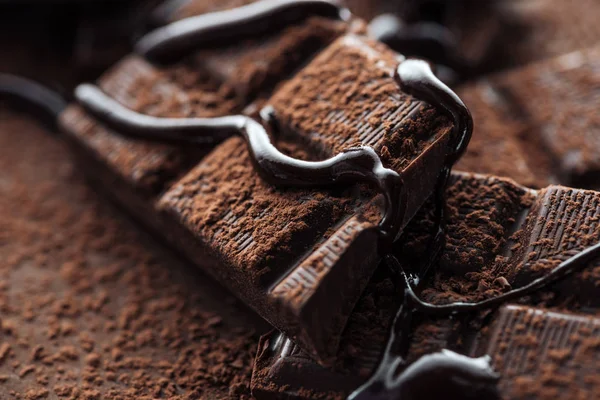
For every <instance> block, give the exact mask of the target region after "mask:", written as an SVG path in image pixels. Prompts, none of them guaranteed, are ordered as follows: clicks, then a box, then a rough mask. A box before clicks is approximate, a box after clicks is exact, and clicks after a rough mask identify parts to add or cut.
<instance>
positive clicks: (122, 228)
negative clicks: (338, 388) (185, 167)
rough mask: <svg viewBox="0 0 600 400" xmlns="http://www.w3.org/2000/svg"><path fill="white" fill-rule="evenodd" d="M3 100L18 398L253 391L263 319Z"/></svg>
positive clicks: (3, 363) (8, 306) (11, 358)
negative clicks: (87, 177) (115, 205)
mask: <svg viewBox="0 0 600 400" xmlns="http://www.w3.org/2000/svg"><path fill="white" fill-rule="evenodd" d="M27 120H28V118H24V117H23V116H22V115H18V114H15V113H13V112H11V111H7V110H5V109H2V110H0V152H1V154H0V168H2V170H3V171H4V174H3V175H2V179H0V192H1V193H2V194H1V195H0V213H1V214H2V217H1V218H0V255H1V258H2V260H4V261H3V262H2V263H0V309H1V310H2V318H1V333H0V337H2V345H1V346H0V385H1V387H2V392H3V393H4V395H5V396H7V398H22V399H45V398H52V397H54V396H58V397H61V398H72V399H75V398H85V399H99V398H111V399H140V398H157V397H163V398H174V399H187V398H199V397H208V398H249V388H248V384H249V377H250V372H251V368H252V360H253V356H254V351H255V348H256V343H257V334H256V333H254V332H255V331H254V329H253V328H252V327H253V326H256V327H257V329H259V331H260V330H261V329H263V328H262V325H261V324H260V323H258V322H255V321H256V318H255V317H254V316H253V315H252V314H249V313H247V312H246V311H245V309H244V308H243V307H240V306H239V305H238V303H236V302H235V300H233V299H232V298H231V297H230V295H228V294H225V293H224V292H223V291H222V290H221V289H219V288H218V287H217V286H215V284H214V283H213V282H212V281H211V280H210V279H208V278H206V277H205V276H202V275H200V274H199V273H198V272H197V270H195V269H194V268H191V267H188V266H187V265H185V264H183V263H182V262H181V261H178V260H177V259H175V258H173V256H172V255H170V254H169V253H167V252H166V251H164V250H161V247H160V246H157V244H156V243H154V242H153V241H152V240H150V239H149V238H148V237H147V236H146V235H144V234H143V233H141V232H139V230H137V229H136V228H134V227H132V226H131V225H130V223H129V222H128V221H127V220H126V219H123V215H122V214H121V213H119V212H116V211H115V210H113V209H112V207H110V206H108V205H107V204H105V201H104V200H103V199H102V198H99V197H98V196H97V195H96V194H95V193H94V192H92V191H91V190H90V189H89V188H88V187H87V185H86V184H85V183H84V182H83V180H82V179H81V177H80V175H79V174H78V173H77V172H76V169H75V168H74V167H73V165H72V164H71V163H70V161H69V153H68V151H67V149H65V147H64V145H63V144H62V143H60V142H59V141H57V140H56V138H54V137H52V136H51V135H48V133H47V132H45V131H43V130H42V129H40V128H39V127H37V126H36V125H35V124H32V123H31V122H27Z"/></svg>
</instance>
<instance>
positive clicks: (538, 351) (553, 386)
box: [484, 305, 600, 399]
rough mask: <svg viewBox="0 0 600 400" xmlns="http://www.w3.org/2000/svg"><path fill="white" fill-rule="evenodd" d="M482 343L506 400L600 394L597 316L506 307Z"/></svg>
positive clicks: (587, 396) (586, 396)
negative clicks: (500, 376)
mask: <svg viewBox="0 0 600 400" xmlns="http://www.w3.org/2000/svg"><path fill="white" fill-rule="evenodd" d="M487 341H488V344H487V347H485V350H484V352H485V353H487V354H491V355H492V356H493V359H494V365H495V367H496V368H497V370H498V371H499V372H500V373H502V377H503V379H502V381H501V382H500V388H501V390H502V394H503V395H504V396H505V397H506V398H519V399H521V398H538V399H539V398H544V399H545V398H551V397H554V396H565V397H568V398H580V399H591V398H594V397H595V396H596V395H597V394H598V391H599V390H600V380H599V379H598V373H599V372H600V368H599V365H598V362H599V361H600V351H598V346H599V345H600V319H598V318H595V317H593V316H585V315H574V314H569V313H562V312H554V311H548V310H543V309H536V308H530V307H524V306H515V305H510V306H506V307H503V308H502V309H500V311H499V313H498V316H497V317H496V318H495V320H494V323H493V324H492V326H491V328H490V332H489V338H488V339H487Z"/></svg>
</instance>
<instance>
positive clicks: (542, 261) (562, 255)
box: [508, 186, 600, 307]
mask: <svg viewBox="0 0 600 400" xmlns="http://www.w3.org/2000/svg"><path fill="white" fill-rule="evenodd" d="M598 207H600V198H599V197H598V193H597V192H593V191H589V190H580V189H571V188H566V187H562V186H550V187H548V188H546V189H543V190H541V191H540V192H539V194H538V199H537V201H536V202H535V203H534V204H533V206H532V207H531V210H530V212H529V215H528V216H527V220H526V221H525V222H524V224H523V227H522V228H521V229H520V230H519V231H518V232H517V233H516V234H515V236H514V240H515V241H516V243H518V246H516V248H515V249H514V250H513V251H511V253H512V254H511V256H510V257H509V260H508V263H509V264H510V265H513V266H514V267H513V268H514V269H513V271H511V275H512V276H513V277H514V278H513V279H512V281H514V282H515V285H517V286H520V285H522V284H524V283H526V282H529V281H531V280H533V279H534V278H537V277H539V276H543V275H544V274H546V273H548V272H549V271H550V270H551V269H552V268H554V267H555V266H556V265H558V264H559V263H560V262H561V261H564V260H565V259H567V258H568V257H570V256H573V255H575V254H577V253H578V252H580V251H582V250H584V249H585V248H586V247H589V246H591V245H593V244H595V243H597V242H598V241H599V240H600V229H599V223H600V221H599V220H598ZM599 271H600V261H598V262H595V263H593V264H592V265H590V266H589V267H588V268H586V269H585V270H584V271H581V272H579V273H577V274H574V275H573V276H571V277H570V278H569V279H568V280H565V281H563V282H561V283H559V284H557V285H556V288H555V290H556V291H558V292H559V294H558V296H559V297H561V298H571V299H575V300H577V302H578V303H579V304H580V305H581V306H584V307H585V306H591V307H598V306H600V301H599V299H598V296H597V291H598V285H599V284H600V280H599V279H598V272H599Z"/></svg>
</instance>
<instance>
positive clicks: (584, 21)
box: [490, 0, 600, 69]
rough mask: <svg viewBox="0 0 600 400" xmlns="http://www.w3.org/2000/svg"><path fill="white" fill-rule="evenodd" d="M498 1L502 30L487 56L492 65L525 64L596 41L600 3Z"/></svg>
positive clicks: (591, 0)
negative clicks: (489, 54)
mask: <svg viewBox="0 0 600 400" xmlns="http://www.w3.org/2000/svg"><path fill="white" fill-rule="evenodd" d="M500 3H501V4H500V5H501V9H502V11H503V15H502V17H501V20H502V27H501V31H502V33H503V34H502V36H501V37H500V40H499V41H498V42H497V43H496V46H495V48H494V49H495V51H494V54H493V58H491V60H490V61H491V63H492V65H493V64H496V69H497V68H498V66H499V65H498V64H500V66H504V67H508V66H511V65H512V66H514V65H520V64H527V63H531V62H533V61H538V60H542V59H546V58H550V57H556V56H559V55H561V54H565V53H569V52H572V51H575V50H579V49H583V48H586V47H591V46H595V45H596V44H597V43H598V36H600V27H599V26H598V24H597V20H596V17H595V16H596V15H598V12H600V4H598V2H597V1H595V0H581V1H578V2H577V4H576V5H573V4H570V3H569V2H564V1H559V2H557V1H554V0H536V1H529V0H517V1H509V2H500ZM558 32H560V34H558Z"/></svg>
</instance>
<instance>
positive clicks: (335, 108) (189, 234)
mask: <svg viewBox="0 0 600 400" xmlns="http://www.w3.org/2000/svg"><path fill="white" fill-rule="evenodd" d="M398 62H399V59H398V56H397V55H396V54H395V53H393V52H391V51H390V50H389V49H387V48H386V47H385V46H383V45H380V44H377V43H373V42H371V41H368V40H365V39H363V38H360V37H357V36H352V35H350V36H345V37H342V38H340V39H338V40H337V41H336V42H334V43H333V44H332V45H331V46H330V47H329V48H327V49H326V50H325V51H323V52H322V53H321V54H320V55H319V56H318V57H317V58H315V60H313V62H311V63H310V64H309V65H308V66H306V67H305V68H304V69H302V70H301V71H300V72H299V73H298V74H297V75H296V76H295V77H294V78H292V79H291V80H290V81H289V82H288V83H287V84H286V85H284V86H283V87H282V88H281V89H280V90H279V91H277V92H276V93H275V94H274V95H273V97H272V98H271V99H270V100H269V101H267V104H269V105H271V106H272V107H273V110H274V115H275V116H276V120H277V125H278V129H279V130H280V133H281V139H280V143H279V146H282V145H283V146H284V147H282V148H284V149H285V146H288V147H287V148H288V151H289V152H290V154H292V155H297V157H301V154H299V149H305V150H304V151H305V152H308V154H311V155H312V157H316V158H321V159H322V158H326V157H328V156H331V155H335V154H336V153H339V152H341V151H343V150H344V149H347V148H352V147H355V146H358V145H361V144H363V145H365V144H366V145H371V146H373V148H374V150H375V151H376V152H378V153H379V154H383V155H384V156H383V160H384V163H385V164H386V165H389V166H391V167H392V168H393V169H394V170H397V171H401V173H402V176H403V178H404V183H405V187H406V190H407V193H410V195H409V198H408V200H407V203H406V207H407V208H406V213H405V216H404V219H403V221H402V222H401V225H402V226H404V225H405V224H406V223H407V222H408V220H410V218H411V217H412V216H413V215H414V214H415V213H416V211H417V210H418V208H420V206H421V205H422V203H423V201H424V200H425V199H426V198H427V196H428V195H429V194H430V193H431V192H432V191H433V189H434V186H435V184H436V181H437V178H438V174H439V172H440V170H441V169H442V168H443V164H444V163H445V157H446V153H447V151H448V146H449V140H450V125H449V123H448V122H447V119H446V118H445V117H443V116H441V115H440V114H439V113H438V112H437V111H435V110H434V109H432V108H431V107H430V106H428V105H425V104H424V103H422V102H419V101H417V100H415V98H413V97H411V96H408V95H407V94H405V93H403V92H402V91H401V90H399V88H398V86H397V83H396V82H395V81H394V78H393V76H392V74H393V70H394V68H395V66H397V65H398ZM341 70H345V73H340V72H339V71H341ZM315 86H321V87H327V88H328V90H327V91H320V92H316V91H315V90H314V88H315ZM365 93H368V95H366V94H365ZM315 95H318V96H319V99H318V101H316V100H317V99H315V98H314V96H315ZM315 105H316V106H315ZM357 121H363V122H357ZM344 135H345V136H344ZM403 143H404V144H403ZM405 146H406V147H405ZM409 146H410V147H409ZM246 153H247V148H246V145H245V144H244V143H243V141H242V140H241V139H238V138H232V139H229V140H228V141H226V142H225V143H223V144H222V145H220V146H218V147H217V148H216V149H215V150H213V152H212V153H211V154H210V155H209V156H207V157H206V158H205V159H204V160H203V161H202V162H200V164H199V165H198V166H197V167H196V168H194V169H193V170H192V171H191V172H190V173H189V174H187V176H185V177H184V178H182V179H181V180H180V181H179V182H177V183H175V184H174V185H173V186H172V188H171V189H170V190H168V191H167V192H166V193H165V195H164V196H163V197H162V198H161V200H160V201H159V207H160V208H161V210H162V211H163V212H164V213H166V214H168V215H170V216H171V218H173V219H174V221H175V224H176V225H177V226H176V227H173V228H170V229H172V230H177V231H178V232H179V233H178V234H177V235H174V237H173V240H174V241H176V242H177V244H178V246H179V247H180V248H182V249H184V250H185V251H186V253H187V254H188V256H189V257H190V258H191V259H193V260H194V261H195V262H196V263H197V264H199V265H201V266H202V265H205V268H207V269H208V270H209V271H210V272H211V273H212V274H214V275H215V276H217V278H218V279H219V280H220V281H221V282H223V283H224V284H226V285H227V286H228V287H230V288H231V289H232V291H233V292H234V293H236V294H238V295H239V296H240V297H241V298H242V299H244V300H245V301H247V302H248V304H250V305H251V306H252V307H253V308H254V309H255V310H257V311H258V313H259V314H261V315H262V316H263V317H265V318H266V319H267V320H268V321H269V322H271V323H272V324H273V325H274V326H275V327H277V328H279V329H280V330H282V331H284V332H286V333H287V334H288V335H289V336H290V337H291V338H292V339H293V340H294V341H295V342H296V343H298V344H300V345H301V346H302V347H303V348H305V349H306V351H308V352H309V353H310V354H311V356H313V357H316V358H318V359H320V360H321V361H323V362H327V361H328V358H330V357H331V355H332V352H335V349H336V348H337V346H338V340H339V334H340V332H341V330H342V329H343V327H344V325H345V322H346V318H347V315H348V313H349V312H350V310H351V309H352V306H353V305H354V302H355V300H356V298H357V297H358V295H359V293H360V292H361V291H362V289H363V288H364V285H365V284H366V282H367V281H368V278H369V276H370V275H371V274H372V272H373V270H374V268H375V266H376V264H377V260H378V253H377V249H376V247H377V245H376V243H377V236H378V235H377V233H376V231H377V228H378V227H377V222H378V220H379V216H377V214H378V213H377V212H375V214H374V215H373V214H372V212H373V211H372V210H371V209H370V207H367V208H366V209H363V206H364V205H365V204H366V203H369V202H370V199H371V198H372V197H371V195H369V194H366V193H365V194H363V195H362V196H363V199H362V200H361V201H357V200H356V199H355V197H356V194H355V195H354V196H353V195H351V194H350V192H344V191H339V190H337V189H332V190H282V189H281V188H276V187H274V186H273V185H270V184H268V183H266V182H265V181H264V180H262V179H261V177H260V175H259V174H258V173H257V172H256V170H255V168H253V166H252V162H251V159H250V158H249V156H248V155H247V154H246ZM355 193H356V192H355ZM377 201H379V200H377ZM367 210H371V211H367ZM209 260H210V261H209ZM206 265H208V266H206ZM340 282H344V284H343V285H341V284H340Z"/></svg>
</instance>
